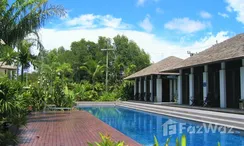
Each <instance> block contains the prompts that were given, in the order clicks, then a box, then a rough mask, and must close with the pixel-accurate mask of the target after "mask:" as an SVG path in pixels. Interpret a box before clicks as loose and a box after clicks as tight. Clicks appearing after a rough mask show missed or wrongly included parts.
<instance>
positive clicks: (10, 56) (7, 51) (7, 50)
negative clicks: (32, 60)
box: [0, 45, 18, 67]
mask: <svg viewBox="0 0 244 146" xmlns="http://www.w3.org/2000/svg"><path fill="white" fill-rule="evenodd" d="M17 57H18V53H17V52H15V50H14V49H13V48H11V47H9V46H7V45H5V46H3V47H2V48H1V50H0V62H1V63H0V67H1V66H2V65H4V64H8V65H10V64H13V63H15V62H16V59H17Z"/></svg>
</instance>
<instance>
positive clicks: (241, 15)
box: [225, 0, 244, 24]
mask: <svg viewBox="0 0 244 146" xmlns="http://www.w3.org/2000/svg"><path fill="white" fill-rule="evenodd" d="M225 1H226V2H227V3H228V6H227V7H226V8H227V11H229V12H233V11H234V12H236V13H237V16H236V20H237V21H239V22H241V23H243V24H244V1H243V0H225Z"/></svg>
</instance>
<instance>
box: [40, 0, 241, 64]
mask: <svg viewBox="0 0 244 146" xmlns="http://www.w3.org/2000/svg"><path fill="white" fill-rule="evenodd" d="M50 3H51V4H61V5H63V6H64V7H65V9H66V10H67V12H68V13H67V16H66V17H64V18H61V19H52V20H50V22H48V23H47V24H46V26H45V27H44V28H43V29H41V31H40V33H41V35H42V39H43V43H44V46H45V47H46V48H47V49H53V48H55V47H59V46H64V47H65V48H66V49H69V47H70V43H71V42H72V41H78V40H80V39H81V38H85V39H87V40H91V41H97V38H98V36H106V37H111V38H112V37H114V36H115V35H117V34H123V35H126V36H127V37H128V38H129V39H131V40H133V41H135V42H136V43H137V44H138V45H139V46H140V47H141V48H143V49H144V50H145V51H146V52H148V53H149V54H150V56H151V60H152V61H153V62H157V61H159V60H161V59H163V58H165V57H168V56H171V55H175V56H178V57H181V58H186V57H188V55H187V53H186V52H187V51H188V50H189V51H192V52H200V51H202V50H203V49H206V48H208V47H210V46H212V45H213V44H215V43H216V41H218V42H221V41H224V40H226V39H228V38H229V37H232V36H234V35H236V34H238V33H241V32H243V29H244V27H243V24H244V1H243V0H201V1H198V0H170V1H169V0H167V1H166V0H103V1H102V0H50Z"/></svg>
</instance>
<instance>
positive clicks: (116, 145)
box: [88, 133, 124, 146]
mask: <svg viewBox="0 0 244 146" xmlns="http://www.w3.org/2000/svg"><path fill="white" fill-rule="evenodd" d="M100 137H101V140H102V141H101V142H95V143H94V144H92V143H88V145H89V146H124V142H120V141H119V142H114V141H113V140H112V139H111V137H110V136H109V135H103V134H101V133H100Z"/></svg>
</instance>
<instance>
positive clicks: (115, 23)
mask: <svg viewBox="0 0 244 146" xmlns="http://www.w3.org/2000/svg"><path fill="white" fill-rule="evenodd" d="M65 23H66V24H67V25H68V26H72V27H73V26H77V27H82V28H95V27H110V28H127V27H129V25H128V24H126V23H123V22H122V19H121V18H115V17H113V16H112V15H104V16H102V15H94V14H84V15H81V16H79V17H76V18H73V19H68V20H66V22H65Z"/></svg>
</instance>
